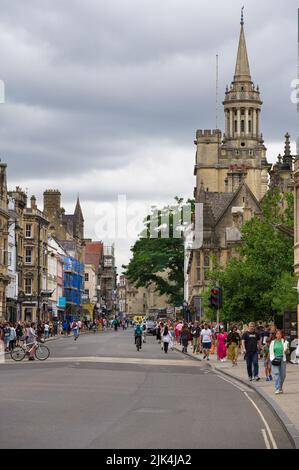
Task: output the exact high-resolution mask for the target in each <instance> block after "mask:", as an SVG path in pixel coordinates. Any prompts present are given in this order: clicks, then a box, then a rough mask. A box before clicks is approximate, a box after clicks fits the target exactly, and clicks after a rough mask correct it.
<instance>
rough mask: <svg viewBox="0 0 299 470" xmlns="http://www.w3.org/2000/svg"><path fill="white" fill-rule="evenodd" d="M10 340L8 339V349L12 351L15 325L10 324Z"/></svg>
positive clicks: (15, 335) (14, 341)
mask: <svg viewBox="0 0 299 470" xmlns="http://www.w3.org/2000/svg"><path fill="white" fill-rule="evenodd" d="M9 339H10V341H9V351H12V350H13V348H14V347H15V345H16V339H17V333H16V329H15V325H13V324H10V338H9Z"/></svg>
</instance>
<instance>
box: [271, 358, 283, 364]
mask: <svg viewBox="0 0 299 470" xmlns="http://www.w3.org/2000/svg"><path fill="white" fill-rule="evenodd" d="M281 363H282V358H281V357H275V358H274V359H273V361H271V364H272V366H281Z"/></svg>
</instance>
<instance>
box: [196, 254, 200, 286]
mask: <svg viewBox="0 0 299 470" xmlns="http://www.w3.org/2000/svg"><path fill="white" fill-rule="evenodd" d="M196 279H197V281H200V280H201V269H200V252H199V251H198V252H197V253H196Z"/></svg>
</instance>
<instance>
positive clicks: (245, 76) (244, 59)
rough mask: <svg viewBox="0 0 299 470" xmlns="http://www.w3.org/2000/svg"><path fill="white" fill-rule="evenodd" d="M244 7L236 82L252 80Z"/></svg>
mask: <svg viewBox="0 0 299 470" xmlns="http://www.w3.org/2000/svg"><path fill="white" fill-rule="evenodd" d="M243 8H244V7H243ZM243 8H242V14H241V32H240V39H239V48H238V55H237V62H236V70H235V78H234V81H235V82H251V75H250V67H249V60H248V54H247V47H246V40H245V32H244V16H243Z"/></svg>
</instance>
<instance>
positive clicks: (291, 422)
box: [176, 345, 299, 448]
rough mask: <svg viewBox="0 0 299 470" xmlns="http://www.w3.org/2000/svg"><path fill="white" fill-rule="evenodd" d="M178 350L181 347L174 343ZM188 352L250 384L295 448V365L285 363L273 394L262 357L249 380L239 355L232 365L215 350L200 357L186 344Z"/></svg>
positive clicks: (298, 418) (298, 421) (298, 389)
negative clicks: (279, 387)
mask: <svg viewBox="0 0 299 470" xmlns="http://www.w3.org/2000/svg"><path fill="white" fill-rule="evenodd" d="M176 349H177V350H179V351H181V347H180V346H177V345H176ZM188 356H189V357H193V358H194V359H197V360H199V361H202V363H204V364H206V365H207V366H209V367H211V368H212V369H213V370H215V371H220V372H221V373H223V374H225V375H227V376H230V377H232V378H234V379H237V380H238V381H240V382H241V383H244V384H246V385H247V386H249V387H250V388H254V389H255V390H256V391H257V392H258V393H259V394H260V396H261V397H262V398H263V399H264V400H266V401H267V403H268V404H269V405H270V406H271V407H272V408H273V410H274V412H275V413H276V414H277V416H278V417H279V419H280V420H281V421H282V422H283V425H284V426H285V427H286V429H287V431H288V432H289V433H290V434H291V436H292V438H293V440H294V443H295V445H296V447H297V448H299V366H298V364H287V377H286V381H285V384H284V393H283V394H282V395H275V393H274V392H275V388H274V380H273V381H272V382H267V381H266V379H265V373H264V366H263V361H262V360H260V361H259V376H260V378H261V380H260V381H259V382H249V380H248V376H247V369H246V361H244V359H243V358H242V357H241V355H240V356H239V361H238V366H237V367H232V364H231V362H230V361H225V362H221V361H219V360H218V359H217V354H212V355H210V361H206V360H203V355H202V354H199V355H198V354H193V348H192V346H191V345H189V346H188Z"/></svg>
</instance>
